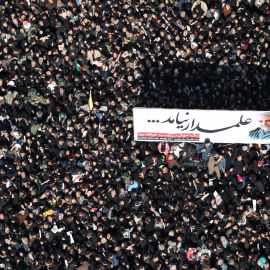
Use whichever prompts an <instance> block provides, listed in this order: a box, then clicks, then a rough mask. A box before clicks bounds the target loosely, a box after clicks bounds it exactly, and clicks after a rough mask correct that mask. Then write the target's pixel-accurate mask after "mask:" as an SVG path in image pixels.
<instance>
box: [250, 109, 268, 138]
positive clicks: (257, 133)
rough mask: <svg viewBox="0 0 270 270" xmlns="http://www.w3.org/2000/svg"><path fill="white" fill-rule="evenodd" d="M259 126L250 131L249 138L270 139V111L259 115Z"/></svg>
mask: <svg viewBox="0 0 270 270" xmlns="http://www.w3.org/2000/svg"><path fill="white" fill-rule="evenodd" d="M258 125H259V127H258V128H256V129H254V130H251V131H250V132H249V138H250V139H252V140H268V139H270V113H269V112H265V113H261V114H259V115H258Z"/></svg>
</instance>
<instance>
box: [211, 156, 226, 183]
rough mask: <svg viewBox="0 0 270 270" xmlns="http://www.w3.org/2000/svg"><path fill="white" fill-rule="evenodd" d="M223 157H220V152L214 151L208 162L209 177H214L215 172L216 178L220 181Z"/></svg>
mask: <svg viewBox="0 0 270 270" xmlns="http://www.w3.org/2000/svg"><path fill="white" fill-rule="evenodd" d="M222 158H223V157H222V155H219V154H218V152H216V151H213V152H212V153H211V154H210V157H209V161H208V170H209V175H212V174H213V173H214V172H215V173H216V176H217V178H218V179H220V178H221V174H220V170H219V162H220V161H221V159H222Z"/></svg>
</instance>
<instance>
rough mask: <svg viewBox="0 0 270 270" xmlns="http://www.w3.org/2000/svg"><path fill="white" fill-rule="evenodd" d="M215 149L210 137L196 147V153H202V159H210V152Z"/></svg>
mask: <svg viewBox="0 0 270 270" xmlns="http://www.w3.org/2000/svg"><path fill="white" fill-rule="evenodd" d="M212 150H213V144H212V143H211V142H210V140H209V139H205V141H204V143H202V144H199V145H198V146H197V147H196V153H197V154H202V160H203V161H205V162H206V161H208V160H209V157H210V153H211V151H212Z"/></svg>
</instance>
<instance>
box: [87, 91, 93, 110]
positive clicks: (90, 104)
mask: <svg viewBox="0 0 270 270" xmlns="http://www.w3.org/2000/svg"><path fill="white" fill-rule="evenodd" d="M88 106H89V110H90V111H92V109H93V107H94V104H93V99H92V91H90V96H89V101H88Z"/></svg>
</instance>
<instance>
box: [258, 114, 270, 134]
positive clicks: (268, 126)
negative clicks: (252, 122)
mask: <svg viewBox="0 0 270 270" xmlns="http://www.w3.org/2000/svg"><path fill="white" fill-rule="evenodd" d="M258 123H259V126H260V127H261V128H262V129H263V130H265V131H270V112H266V113H262V114H259V115H258Z"/></svg>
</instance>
